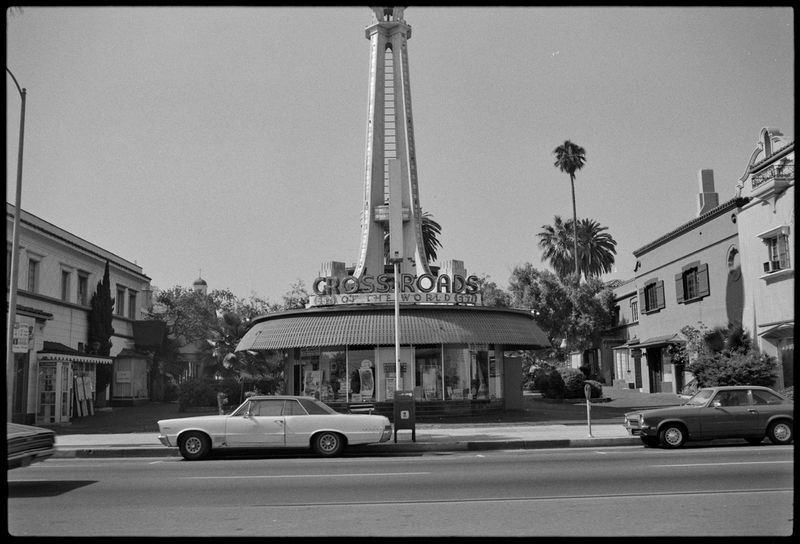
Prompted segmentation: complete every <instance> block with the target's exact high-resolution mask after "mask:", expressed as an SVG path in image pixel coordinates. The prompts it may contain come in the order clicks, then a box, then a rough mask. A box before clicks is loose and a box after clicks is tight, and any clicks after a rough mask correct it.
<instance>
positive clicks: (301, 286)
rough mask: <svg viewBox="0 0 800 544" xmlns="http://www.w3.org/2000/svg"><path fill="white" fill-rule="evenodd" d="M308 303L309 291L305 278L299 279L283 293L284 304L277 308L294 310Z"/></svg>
mask: <svg viewBox="0 0 800 544" xmlns="http://www.w3.org/2000/svg"><path fill="white" fill-rule="evenodd" d="M306 304H308V291H306V286H305V283H303V280H300V279H298V280H297V281H296V282H295V283H293V284H292V286H291V288H290V289H289V291H287V292H286V293H285V294H284V295H283V305H282V306H280V307H275V309H283V310H294V309H300V308H305V307H306Z"/></svg>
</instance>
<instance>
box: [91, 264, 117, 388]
mask: <svg viewBox="0 0 800 544" xmlns="http://www.w3.org/2000/svg"><path fill="white" fill-rule="evenodd" d="M114 302H115V301H114V299H113V298H111V280H110V278H109V267H108V261H106V267H105V270H104V271H103V279H102V280H100V281H99V282H97V290H96V291H95V292H94V294H93V295H92V299H91V301H90V302H89V304H90V306H91V309H90V310H89V331H88V338H87V340H88V342H87V345H88V346H89V349H88V351H89V353H92V354H95V355H105V356H108V355H109V354H110V353H111V345H112V342H111V337H112V336H113V335H114V327H113V326H112V322H113V319H114ZM112 372H113V365H97V374H96V380H97V391H98V393H99V392H101V391H104V390H105V388H106V387H107V386H108V384H110V383H111V378H112ZM97 400H98V403H99V404H101V403H102V402H103V400H104V399H103V398H102V397H100V396H98V399H97Z"/></svg>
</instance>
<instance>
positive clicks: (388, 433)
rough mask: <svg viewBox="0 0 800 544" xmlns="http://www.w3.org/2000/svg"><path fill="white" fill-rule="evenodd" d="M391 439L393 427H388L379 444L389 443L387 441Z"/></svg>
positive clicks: (384, 430)
mask: <svg viewBox="0 0 800 544" xmlns="http://www.w3.org/2000/svg"><path fill="white" fill-rule="evenodd" d="M391 437H392V426H391V425H387V426H386V427H385V428H384V429H383V434H382V435H381V439H380V440H378V442H386V441H387V440H389V439H390V438H391Z"/></svg>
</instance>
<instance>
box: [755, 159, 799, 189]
mask: <svg viewBox="0 0 800 544" xmlns="http://www.w3.org/2000/svg"><path fill="white" fill-rule="evenodd" d="M793 179H794V162H793V161H792V162H784V163H780V164H773V165H772V166H770V167H769V168H767V169H766V170H762V171H761V172H759V173H758V174H756V175H754V176H753V177H752V178H750V183H751V184H752V187H753V189H755V188H756V187H759V186H761V185H763V184H765V183H767V182H768V181H772V180H777V181H792V180H793Z"/></svg>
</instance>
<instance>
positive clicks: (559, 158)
mask: <svg viewBox="0 0 800 544" xmlns="http://www.w3.org/2000/svg"><path fill="white" fill-rule="evenodd" d="M553 154H554V155H555V156H556V161H555V162H554V163H553V166H555V167H556V168H558V169H559V170H561V171H562V172H565V173H567V174H569V184H570V187H571V188H572V224H573V225H577V224H578V214H577V211H576V207H575V172H577V171H578V170H580V169H581V168H583V165H584V164H585V163H586V150H585V149H584V148H582V147H581V146H579V145H577V144H574V143H572V142H570V141H569V140H567V141H565V142H564V143H563V144H562V145H560V146H558V147H557V148H555V149H554V150H553ZM573 244H574V245H573V249H574V253H573V256H574V258H575V276H576V278H575V281H576V282H577V281H580V272H579V268H578V239H577V238H574V239H573Z"/></svg>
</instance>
